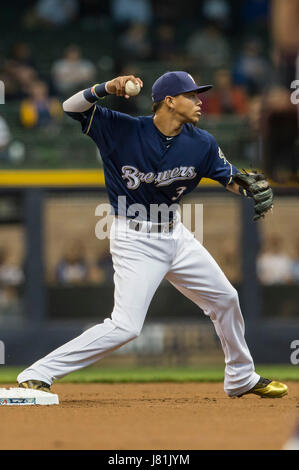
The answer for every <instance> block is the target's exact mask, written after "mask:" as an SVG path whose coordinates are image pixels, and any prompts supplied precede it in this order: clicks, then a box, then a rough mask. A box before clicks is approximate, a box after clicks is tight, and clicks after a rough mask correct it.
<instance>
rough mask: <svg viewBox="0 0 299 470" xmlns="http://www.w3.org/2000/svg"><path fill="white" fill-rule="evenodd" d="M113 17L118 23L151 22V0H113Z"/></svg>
mask: <svg viewBox="0 0 299 470" xmlns="http://www.w3.org/2000/svg"><path fill="white" fill-rule="evenodd" d="M111 9H112V17H113V20H114V21H115V22H116V23H119V24H121V23H143V24H149V23H150V22H151V20H152V7H151V2H150V0H113V1H112V5H111Z"/></svg>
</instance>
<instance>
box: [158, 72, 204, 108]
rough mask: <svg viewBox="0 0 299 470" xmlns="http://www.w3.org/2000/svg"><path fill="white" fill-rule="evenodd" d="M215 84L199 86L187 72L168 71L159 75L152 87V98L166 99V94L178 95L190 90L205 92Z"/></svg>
mask: <svg viewBox="0 0 299 470" xmlns="http://www.w3.org/2000/svg"><path fill="white" fill-rule="evenodd" d="M212 87H213V85H202V86H198V85H197V84H196V83H195V80H194V78H192V76H191V75H190V74H189V73H187V72H166V73H164V75H162V76H161V77H159V78H158V79H157V80H156V81H155V83H154V84H153V87H152V100H153V101H154V102H157V101H162V100H164V98H165V96H176V95H180V94H181V93H188V92H189V91H197V93H203V92H204V91H208V90H210V88H212Z"/></svg>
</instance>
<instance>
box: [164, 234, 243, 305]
mask: <svg viewBox="0 0 299 470" xmlns="http://www.w3.org/2000/svg"><path fill="white" fill-rule="evenodd" d="M185 230H187V229H185ZM166 279H167V280H168V281H169V282H171V283H172V284H173V285H174V286H175V287H176V288H177V289H178V290H179V291H180V292H182V293H183V294H184V295H185V296H186V297H188V298H189V299H190V300H192V301H193V302H195V303H196V304H197V305H199V306H200V307H201V308H203V309H204V310H211V308H213V306H214V305H218V304H219V303H222V304H224V303H225V302H226V301H227V302H230V301H231V300H233V299H236V298H237V293H236V290H235V289H234V288H233V286H232V285H231V283H230V282H229V280H228V279H227V277H226V276H225V274H224V273H223V271H222V269H221V268H220V266H219V265H218V264H217V262H216V261H215V260H214V258H213V257H212V256H211V254H210V253H209V252H208V251H207V250H206V248H205V247H204V246H203V245H202V244H201V243H200V242H199V241H198V240H196V239H195V238H194V237H193V236H191V234H190V236H188V234H187V236H186V237H185V239H181V240H178V249H177V254H176V257H175V259H174V261H173V263H172V266H171V268H170V270H169V272H168V273H167V275H166Z"/></svg>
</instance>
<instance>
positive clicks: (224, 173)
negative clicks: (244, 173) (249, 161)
mask: <svg viewBox="0 0 299 470" xmlns="http://www.w3.org/2000/svg"><path fill="white" fill-rule="evenodd" d="M238 172H239V170H238V168H236V167H235V166H234V165H232V164H231V163H230V162H229V161H228V160H227V159H226V158H225V155H224V153H223V152H222V150H221V148H220V147H219V145H218V144H217V142H216V140H215V139H214V137H212V136H211V147H210V151H209V153H208V161H207V171H206V174H205V177H206V178H211V179H212V180H215V181H218V182H219V183H220V184H222V185H223V186H226V185H228V184H230V183H231V182H232V177H233V175H234V174H236V173H238Z"/></svg>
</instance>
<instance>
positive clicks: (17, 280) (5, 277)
mask: <svg viewBox="0 0 299 470" xmlns="http://www.w3.org/2000/svg"><path fill="white" fill-rule="evenodd" d="M10 257H11V256H10V253H9V251H8V250H7V249H6V248H5V247H0V286H1V287H3V286H17V285H19V284H21V283H22V282H23V281H24V274H23V271H22V269H21V268H20V267H19V266H18V265H17V264H16V263H15V262H12V261H11V260H10Z"/></svg>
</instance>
